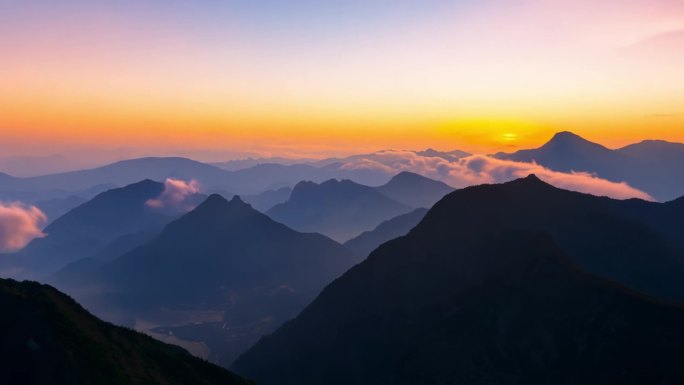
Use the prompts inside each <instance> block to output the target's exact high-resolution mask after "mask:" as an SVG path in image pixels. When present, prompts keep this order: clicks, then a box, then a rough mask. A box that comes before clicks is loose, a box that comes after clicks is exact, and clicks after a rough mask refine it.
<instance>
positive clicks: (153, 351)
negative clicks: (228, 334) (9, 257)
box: [0, 280, 250, 385]
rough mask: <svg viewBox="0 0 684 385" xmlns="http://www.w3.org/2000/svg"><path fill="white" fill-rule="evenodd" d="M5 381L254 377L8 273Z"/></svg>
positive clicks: (3, 318) (2, 354)
mask: <svg viewBox="0 0 684 385" xmlns="http://www.w3.org/2000/svg"><path fill="white" fill-rule="evenodd" d="M0 307H1V308H2V309H3V311H2V312H0V339H1V340H2V345H1V346H0V383H2V384H17V385H19V384H27V385H28V384H40V385H50V384H55V385H56V384H74V385H78V384H117V385H118V384H153V383H154V384H236V385H237V384H245V385H246V384H249V383H250V382H248V381H245V380H242V379H241V378H239V377H238V376H236V375H234V374H232V373H230V372H228V371H226V370H224V369H221V368H219V367H216V366H213V365H211V364H209V363H206V362H204V361H201V360H199V359H197V358H194V357H192V356H190V354H188V353H187V352H185V351H184V350H183V349H181V348H178V347H175V346H171V345H166V344H163V343H161V342H158V341H155V340H154V339H152V338H150V337H148V336H145V335H142V334H139V333H136V332H133V331H131V330H128V329H124V328H121V327H117V326H114V325H111V324H108V323H106V322H103V321H100V320H99V319H97V318H95V317H94V316H92V315H90V314H89V313H88V312H86V311H85V310H84V309H83V308H82V307H81V306H80V305H78V304H77V303H76V302H74V301H73V300H72V299H71V298H69V297H67V296H66V295H64V294H62V293H60V292H58V291H57V290H55V289H53V288H52V287H50V286H46V285H40V284H38V283H33V282H21V283H20V282H17V281H13V280H0Z"/></svg>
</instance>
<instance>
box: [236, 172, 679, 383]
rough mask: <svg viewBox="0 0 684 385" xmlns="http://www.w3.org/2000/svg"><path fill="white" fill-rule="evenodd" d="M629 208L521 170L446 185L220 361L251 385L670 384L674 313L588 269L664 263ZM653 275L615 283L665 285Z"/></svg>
mask: <svg viewBox="0 0 684 385" xmlns="http://www.w3.org/2000/svg"><path fill="white" fill-rule="evenodd" d="M642 204H643V203H639V202H636V201H626V202H622V201H614V200H610V199H605V198H597V197H592V196H589V195H584V194H577V193H570V192H567V191H564V190H559V189H555V188H553V187H551V186H549V185H547V184H545V183H543V182H542V181H540V180H539V179H538V178H536V177H534V176H531V177H528V178H525V179H521V180H518V181H514V182H511V183H507V184H503V185H492V186H479V187H473V188H468V189H464V190H459V191H456V192H454V193H452V194H450V195H448V196H447V197H445V198H444V199H442V200H441V201H440V202H439V203H437V204H436V205H435V206H434V207H433V208H432V209H431V210H430V212H428V214H427V215H426V216H425V218H424V219H423V221H421V222H420V224H419V225H418V226H416V227H415V228H414V229H413V230H411V232H410V233H409V234H408V235H407V236H405V237H401V238H398V239H395V240H393V241H390V242H387V243H385V244H384V245H382V246H380V247H379V248H378V249H376V250H375V251H374V252H372V253H371V254H370V256H369V257H368V258H367V259H366V260H365V261H364V262H362V263H361V264H359V265H357V266H355V267H354V268H352V269H351V270H350V271H348V272H347V273H346V274H344V275H343V276H342V277H341V278H339V279H337V280H336V281H334V282H333V283H332V284H330V285H329V286H328V287H327V288H326V289H325V290H324V291H323V292H322V293H321V295H319V296H318V298H317V299H316V300H315V301H314V302H313V303H312V304H311V305H309V306H308V307H307V308H306V309H305V310H304V311H303V312H302V313H301V314H300V315H299V316H298V317H297V318H295V319H294V320H292V321H290V322H288V323H286V324H284V325H283V326H282V327H281V328H280V329H279V330H277V331H276V332H275V333H274V334H272V335H270V336H267V337H264V338H262V339H261V341H259V342H258V343H257V344H256V345H255V346H254V347H253V348H252V349H250V350H249V351H248V352H247V353H245V354H244V355H242V356H241V357H240V358H239V359H238V360H237V361H236V363H235V364H234V365H233V367H232V368H233V369H234V370H235V371H236V372H237V373H240V374H242V375H245V376H247V377H249V378H253V379H255V380H257V381H258V382H259V383H261V384H263V385H294V384H297V385H314V384H316V385H319V384H320V385H323V384H325V385H338V384H339V385H342V384H368V385H370V384H401V385H409V384H434V385H447V384H449V385H451V384H539V385H542V384H597V385H598V384H643V385H651V384H675V383H684V366H682V365H681V362H680V358H681V357H684V343H683V340H684V308H682V307H681V306H678V305H672V304H668V303H665V302H660V301H659V300H655V299H652V298H651V297H648V296H645V295H643V294H640V293H637V292H636V291H633V290H631V289H627V288H625V287H624V286H622V285H620V284H617V283H615V280H608V279H605V278H601V277H599V276H597V275H596V271H600V272H602V275H603V276H604V277H605V276H607V275H611V274H612V276H613V277H620V278H625V279H627V278H629V277H632V276H633V274H628V273H625V272H627V271H630V269H631V271H632V272H634V271H636V269H637V268H638V266H641V263H642V262H643V259H647V260H649V261H650V264H652V265H658V264H660V263H661V262H663V261H664V259H665V258H668V257H669V256H670V254H668V253H667V252H665V251H663V250H660V251H658V249H657V248H656V247H657V246H658V245H659V243H657V242H661V241H662V242H665V241H664V240H663V239H664V238H660V236H659V235H658V234H653V233H652V232H651V230H650V229H649V227H647V226H645V225H643V223H639V222H634V220H636V219H635V218H636V215H635V214H630V213H631V210H632V209H633V207H632V206H633V205H637V206H638V207H642ZM625 205H627V206H625ZM651 207H652V208H654V209H655V208H658V207H661V206H658V205H654V206H648V207H647V208H645V209H644V212H646V211H649V210H650V208H651ZM642 208H643V207H642ZM649 212H651V213H653V212H652V211H649ZM627 217H630V218H632V219H626V218H627ZM591 223H595V224H594V225H593V226H591ZM608 223H610V224H611V227H610V231H601V228H603V227H605V226H603V225H605V224H608ZM569 228H579V229H581V231H579V230H577V231H574V232H568V231H567V230H568V229H569ZM597 231H598V234H596V235H595V236H594V237H593V238H590V239H588V240H586V241H582V238H583V237H584V238H586V237H589V236H590V235H591V233H592V232H597ZM558 234H566V235H565V237H564V238H561V237H559V236H558ZM627 234H629V237H627ZM620 237H621V238H622V242H623V243H627V246H626V247H632V248H634V250H633V252H631V253H627V254H624V255H623V252H625V250H622V249H620V248H615V247H614V245H615V244H616V243H615V240H616V239H618V238H620ZM627 238H634V239H627ZM573 242H574V243H573ZM582 242H585V243H582ZM630 242H631V243H630ZM640 242H646V243H640ZM645 245H648V247H654V248H656V249H655V251H654V252H653V253H651V254H649V253H648V250H649V249H648V248H645ZM661 246H662V245H661ZM611 247H613V249H611ZM661 249H666V247H665V246H662V247H661ZM592 250H594V251H593V254H587V253H590V252H591V251H592ZM640 253H646V255H642V256H641V257H643V258H640V256H639V254H640ZM659 253H660V254H659ZM599 254H600V255H603V257H602V258H603V259H602V260H600V261H598V262H597V264H594V265H592V264H589V263H588V257H589V256H591V257H592V258H594V257H596V256H598V255H599ZM623 256H624V258H623V259H622V260H621V259H620V258H622V257H623ZM661 258H662V260H661ZM670 263H674V262H672V261H670ZM617 267H621V268H622V269H624V270H623V271H621V272H619V271H618V272H616V271H614V269H616V268H617ZM588 268H591V269H593V271H594V272H593V273H587V272H586V271H587V269H588ZM659 277H667V272H664V271H660V270H657V269H656V270H653V271H647V272H644V273H643V274H642V275H641V276H640V278H639V280H637V281H629V282H630V283H631V284H633V286H639V285H644V286H642V287H644V288H646V287H648V288H650V289H651V291H652V292H660V293H662V294H663V295H667V294H668V293H669V294H672V293H673V291H669V290H674V288H672V287H669V288H667V290H666V288H664V287H656V286H653V285H655V282H657V281H658V278H659ZM680 277H681V275H680ZM670 283H672V282H670ZM660 290H662V291H660Z"/></svg>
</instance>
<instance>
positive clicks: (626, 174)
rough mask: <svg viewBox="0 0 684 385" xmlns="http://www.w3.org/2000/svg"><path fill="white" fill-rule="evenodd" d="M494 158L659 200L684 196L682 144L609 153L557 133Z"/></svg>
mask: <svg viewBox="0 0 684 385" xmlns="http://www.w3.org/2000/svg"><path fill="white" fill-rule="evenodd" d="M495 156H496V157H498V158H500V159H508V160H514V161H519V162H536V163H539V164H541V165H543V166H545V167H548V168H550V169H553V170H557V171H563V172H571V171H584V172H589V173H594V174H597V175H598V176H600V177H602V178H605V179H608V180H611V181H614V182H627V183H628V184H629V185H631V186H632V187H636V188H638V189H640V190H642V191H645V192H647V193H649V194H650V195H651V196H653V197H655V198H656V199H658V200H659V201H668V200H671V199H674V198H677V197H679V196H681V195H684V169H682V167H680V164H682V162H684V144H680V143H668V142H663V141H644V142H641V143H637V144H633V145H630V146H627V147H624V148H621V149H617V150H611V149H608V148H606V147H603V146H601V145H599V144H596V143H592V142H590V141H587V140H585V139H583V138H581V137H579V136H577V135H575V134H572V133H570V132H561V133H558V134H556V135H555V136H554V137H553V138H552V139H551V140H550V141H549V142H548V143H546V144H544V145H543V146H542V147H540V148H537V149H531V150H521V151H518V152H515V153H512V154H506V153H499V154H496V155H495Z"/></svg>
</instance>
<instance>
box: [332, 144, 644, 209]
mask: <svg viewBox="0 0 684 385" xmlns="http://www.w3.org/2000/svg"><path fill="white" fill-rule="evenodd" d="M376 155H377V156H376V157H375V158H374V159H367V158H364V159H358V160H353V161H350V162H347V163H345V164H344V165H342V168H344V169H348V170H355V169H377V170H382V171H385V172H387V173H388V174H396V173H398V172H401V171H410V172H414V173H417V174H421V175H424V176H426V177H429V178H432V179H436V180H441V181H443V182H445V183H447V184H449V185H451V186H453V187H455V188H463V187H467V186H472V185H477V184H484V183H503V182H508V181H511V180H514V179H518V178H523V177H526V176H528V175H529V174H536V175H537V176H538V177H539V178H540V179H542V180H544V181H546V182H547V183H550V184H552V185H554V186H556V187H559V188H563V189H567V190H573V191H579V192H583V193H588V194H593V195H599V196H608V197H611V198H616V199H628V198H640V199H644V200H651V201H652V200H654V199H653V197H651V196H650V195H649V194H647V193H645V192H643V191H641V190H638V189H635V188H634V187H631V186H630V185H628V184H627V183H625V182H621V183H616V182H611V181H609V180H606V179H602V178H598V177H596V176H595V175H591V174H589V173H585V172H571V173H564V172H558V171H553V170H549V169H548V168H545V167H543V166H540V165H538V164H536V163H523V162H516V161H510V160H501V159H496V158H492V157H490V156H486V155H471V156H467V157H465V158H461V159H458V160H455V161H448V160H446V159H444V158H441V157H427V156H421V155H418V154H416V153H415V152H411V151H385V152H383V153H378V154H376Z"/></svg>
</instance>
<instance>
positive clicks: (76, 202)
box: [34, 195, 87, 222]
mask: <svg viewBox="0 0 684 385" xmlns="http://www.w3.org/2000/svg"><path fill="white" fill-rule="evenodd" d="M85 202H87V199H84V198H81V197H79V196H75V195H72V196H69V197H66V198H54V199H48V200H43V201H37V202H35V203H34V204H35V206H36V207H38V208H39V209H40V210H41V211H42V212H43V213H45V215H46V216H47V218H48V221H49V222H53V221H54V220H55V219H57V218H59V217H61V216H62V215H64V214H66V213H68V212H69V211H71V210H72V209H74V208H76V207H78V206H80V205H82V204H83V203H85Z"/></svg>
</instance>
